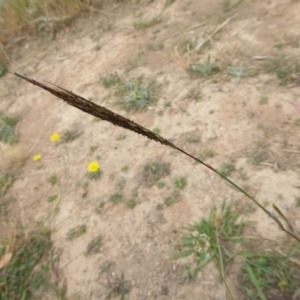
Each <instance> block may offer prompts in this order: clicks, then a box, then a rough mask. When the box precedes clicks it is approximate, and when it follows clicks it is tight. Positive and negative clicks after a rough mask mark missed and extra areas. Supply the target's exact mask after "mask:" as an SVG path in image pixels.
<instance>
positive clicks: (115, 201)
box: [109, 193, 122, 204]
mask: <svg viewBox="0 0 300 300" xmlns="http://www.w3.org/2000/svg"><path fill="white" fill-rule="evenodd" d="M121 200H122V195H120V194H118V193H115V194H113V195H111V196H110V198H109V201H110V202H111V203H113V204H118V203H120V202H121Z"/></svg>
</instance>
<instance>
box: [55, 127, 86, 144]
mask: <svg viewBox="0 0 300 300" xmlns="http://www.w3.org/2000/svg"><path fill="white" fill-rule="evenodd" d="M81 135H82V132H81V131H78V130H67V131H65V132H64V133H63V135H62V137H61V140H60V142H59V143H60V144H65V143H71V142H73V141H74V140H76V139H78V138H79V137H80V136H81Z"/></svg>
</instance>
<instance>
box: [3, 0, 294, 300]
mask: <svg viewBox="0 0 300 300" xmlns="http://www.w3.org/2000/svg"><path fill="white" fill-rule="evenodd" d="M142 2H143V3H141V4H139V5H137V4H130V3H129V4H128V3H127V4H122V3H121V4H118V6H117V8H116V9H115V10H114V11H113V13H112V11H110V13H108V14H101V13H99V12H96V11H95V12H94V13H93V15H91V14H85V15H83V16H82V17H81V18H79V19H77V20H75V21H74V22H73V24H72V26H71V27H68V28H65V29H63V30H62V31H61V32H59V33H58V34H57V36H56V39H55V40H53V41H51V42H48V43H47V42H45V41H41V40H37V41H34V40H32V39H28V40H26V41H25V42H24V43H23V44H21V45H16V46H15V47H14V48H13V49H10V53H9V54H10V55H11V60H12V66H13V69H14V70H15V71H17V72H20V73H23V74H25V75H26V76H29V77H32V78H36V79H44V80H47V81H49V82H51V83H54V84H57V85H59V86H62V87H64V88H66V89H69V90H72V91H73V92H75V93H78V94H80V95H81V96H83V97H86V98H92V101H95V102H96V103H98V104H101V105H104V106H106V107H107V108H109V109H112V110H113V111H115V112H117V113H120V114H122V115H124V116H127V117H130V118H131V119H132V120H134V121H136V122H138V123H140V124H141V125H143V126H145V127H147V128H149V129H153V128H155V127H158V128H160V129H161V134H162V135H163V136H164V137H166V138H173V139H174V143H175V144H176V145H178V146H181V147H182V148H184V149H186V150H187V151H190V152H191V153H192V154H194V155H196V156H198V155H200V154H201V153H204V152H205V151H208V150H211V151H213V152H214V153H215V156H214V157H213V158H208V159H207V162H208V163H209V164H211V165H213V166H214V167H216V168H220V167H221V166H222V165H224V164H229V163H231V164H234V165H235V166H236V168H237V169H239V168H243V170H244V173H245V174H246V175H247V179H246V180H243V179H242V178H241V176H240V173H239V172H234V173H232V175H231V177H232V178H233V180H235V181H236V182H238V183H239V184H241V185H242V186H247V187H248V189H249V191H250V193H251V194H253V195H254V196H255V197H256V199H258V200H259V201H260V202H261V203H265V202H269V203H275V204H276V205H277V206H278V207H279V208H280V209H282V211H283V212H285V213H287V214H288V216H289V217H290V220H291V222H293V224H294V225H295V226H296V227H297V226H298V228H299V209H296V208H295V203H296V201H295V199H296V198H297V197H299V189H297V188H296V187H297V186H299V185H300V184H299V166H300V163H299V155H300V154H299V153H300V142H299V141H300V140H299V135H300V134H299V128H300V127H299V126H297V125H296V124H295V122H296V120H297V119H299V118H300V112H299V110H298V111H297V109H296V105H297V103H299V102H300V99H299V97H300V88H299V87H295V88H291V86H290V85H285V86H284V85H280V81H279V79H278V78H277V77H276V74H275V73H274V72H272V70H271V72H267V71H266V69H267V65H268V62H269V61H270V60H271V59H277V60H278V59H279V58H280V57H282V56H286V57H287V58H289V59H291V62H297V60H298V62H299V48H297V47H295V45H296V42H298V44H299V39H300V36H299V35H300V22H299V11H300V3H299V1H294V2H292V1H282V0H274V1H256V2H253V1H243V2H242V3H241V4H240V5H238V6H237V7H236V8H233V9H232V10H231V11H229V12H225V11H224V10H223V7H222V3H221V1H216V0H214V1H211V0H202V1H200V0H199V1H190V2H188V1H175V3H173V4H172V5H170V6H169V7H167V8H166V9H165V10H164V4H165V1H163V0H157V1H148V3H147V1H142ZM149 2H151V3H149ZM189 3H190V4H189ZM103 11H104V12H105V11H109V7H108V6H104V7H103ZM161 12H162V15H161V17H162V22H161V23H159V24H156V25H155V26H153V27H150V28H147V29H145V30H137V29H135V28H134V27H133V23H134V22H135V21H137V20H139V18H138V16H139V15H143V18H144V19H151V18H152V17H153V16H156V15H157V14H159V13H161ZM226 18H232V19H231V20H230V21H229V22H228V24H227V25H225V26H223V28H222V29H221V30H220V31H219V32H218V33H216V35H214V37H213V39H212V40H211V48H210V49H208V48H206V49H204V50H202V51H201V52H194V53H189V54H188V55H186V54H185V53H183V52H182V51H181V50H180V45H181V44H182V43H183V42H184V41H186V40H193V39H198V40H199V41H200V42H201V41H203V39H205V38H206V37H207V36H209V35H210V34H211V33H212V32H214V31H215V30H216V29H217V28H218V27H219V26H220V25H221V24H222V23H223V22H224V21H225V20H226ZM203 22H205V24H204V25H203V26H199V27H198V28H196V29H194V30H189V31H186V32H185V33H183V32H184V31H185V30H186V29H188V28H190V27H193V26H196V25H198V24H201V23H203ZM101 24H102V25H103V26H108V25H109V26H111V28H110V30H107V31H105V30H101V26H100V25H101ZM103 26H102V27H103ZM177 33H178V35H177V36H174V37H172V36H173V35H175V34H177ZM160 43H163V46H164V47H163V48H162V49H160V50H157V51H155V50H151V49H149V48H150V46H149V45H153V46H157V45H159V44H160ZM276 44H283V45H284V46H283V47H282V48H281V49H278V47H277V48H276V47H275V45H276ZM279 48H280V47H279ZM208 55H210V59H211V61H213V62H216V64H217V65H218V66H219V67H220V68H221V72H220V73H219V74H217V75H214V76H212V77H208V78H207V79H206V80H204V79H203V78H192V77H191V76H190V75H189V74H188V73H187V71H186V68H187V67H188V65H189V63H191V62H193V63H203V62H205V61H206V60H207V57H208ZM257 56H263V57H265V58H266V59H265V60H262V61H261V60H254V59H253V57H257ZM129 61H131V62H137V67H136V68H134V69H132V70H130V71H129V72H128V73H125V72H124V70H125V69H126V68H128V66H129ZM229 64H231V65H233V66H235V67H237V68H241V67H244V69H245V70H246V71H256V72H257V74H256V75H255V76H252V77H242V78H241V79H240V82H239V83H238V84H237V82H236V78H235V77H232V76H229V75H228V73H227V71H226V68H227V66H228V65H229ZM114 72H117V73H118V74H119V75H120V76H121V77H122V78H127V79H130V78H133V77H136V76H138V75H142V74H144V76H145V78H156V80H157V81H158V82H159V83H161V84H162V87H161V90H160V94H159V101H158V103H157V105H156V106H154V108H153V109H149V110H148V111H146V112H137V113H126V112H125V111H123V110H121V109H120V108H119V107H117V106H115V105H114V104H113V102H114V101H115V97H114V95H113V93H112V92H111V90H109V89H105V88H104V87H103V86H102V84H101V78H102V77H103V76H104V75H107V74H111V73H114ZM192 89H196V91H198V92H201V94H202V98H201V99H200V100H199V101H195V100H194V99H191V98H190V97H189V91H190V90H192ZM262 97H267V99H268V102H267V103H266V104H264V105H262V104H260V100H261V98H262ZM0 98H1V102H0V109H1V110H4V111H5V112H6V113H7V114H16V113H17V114H21V116H22V119H21V122H20V123H19V125H18V131H19V133H20V142H19V144H18V145H19V146H20V147H21V148H22V149H23V150H22V151H24V152H26V153H27V154H28V155H29V159H28V160H27V161H26V163H25V164H24V166H23V167H22V168H19V171H18V174H19V175H18V178H17V180H16V182H15V183H14V184H13V186H12V187H11V189H10V191H9V193H11V194H12V195H13V196H14V197H15V198H16V199H17V201H15V203H14V207H13V210H12V212H11V215H10V216H9V218H10V221H18V222H21V223H22V224H23V225H24V226H25V227H28V228H30V227H31V226H33V224H35V223H34V221H42V220H43V221H44V220H45V219H46V218H47V217H49V216H50V218H49V221H48V222H47V225H49V226H50V228H51V229H52V240H53V242H54V247H55V251H56V253H57V255H59V263H58V266H57V267H58V269H59V271H60V273H59V274H60V284H61V283H62V282H63V279H64V278H65V279H66V281H67V286H68V294H67V295H68V299H98V298H99V295H100V294H101V293H102V292H103V291H104V287H103V286H102V285H101V283H105V284H106V283H107V276H108V275H107V273H100V271H99V270H100V267H101V265H103V263H104V262H105V261H107V260H108V261H111V262H113V265H112V267H111V268H110V270H109V272H108V274H109V276H110V278H111V279H112V280H113V278H114V277H115V276H119V275H120V274H121V273H122V272H124V274H125V278H126V279H127V280H128V281H129V282H130V284H131V285H132V289H131V291H130V293H129V294H128V295H127V297H126V298H127V299H139V300H140V299H225V289H224V285H223V283H222V282H221V281H220V279H219V274H218V272H217V271H216V269H215V267H214V265H213V264H211V265H209V266H207V267H205V268H204V269H203V270H202V271H201V272H200V273H199V275H198V277H197V279H196V280H195V281H194V282H190V283H186V284H180V280H181V276H182V272H183V265H184V264H185V263H188V262H189V263H191V262H192V260H193V258H192V257H189V258H186V259H182V260H170V259H169V258H170V256H172V255H173V254H174V253H176V251H177V248H176V245H177V243H178V242H179V241H180V237H181V236H182V232H183V228H184V226H186V225H187V224H188V223H191V222H195V221H199V220H200V219H201V218H202V217H208V215H209V213H210V210H211V209H212V208H213V207H214V206H216V207H220V204H221V203H222V201H223V200H224V199H227V200H230V199H234V200H237V201H239V202H241V203H243V204H245V205H246V204H248V203H250V202H249V201H250V200H248V199H246V198H245V197H243V196H242V195H241V194H240V193H239V192H237V191H236V190H234V189H233V188H232V187H230V186H229V185H227V184H226V183H225V182H223V181H222V180H221V179H220V178H219V177H218V176H217V175H215V174H213V173H212V172H211V171H209V170H208V169H206V168H204V167H202V166H201V165H195V164H194V162H193V161H192V160H191V159H189V158H188V157H185V156H183V155H181V154H180V153H176V152H175V151H174V150H171V149H169V148H167V147H164V146H162V145H160V144H157V143H155V142H152V141H149V140H146V139H145V138H143V137H141V136H138V135H136V134H134V133H131V132H126V131H125V130H123V129H120V128H117V127H114V126H113V125H111V124H109V123H106V122H95V121H94V118H93V117H91V116H89V115H87V114H84V113H82V112H81V111H79V110H76V109H75V108H72V107H70V106H67V105H66V104H65V103H63V102H62V101H61V100H59V99H57V98H55V97H53V96H52V95H50V94H48V93H47V92H45V91H43V90H41V89H39V88H37V87H34V86H31V85H30V84H28V83H26V82H24V81H20V80H17V79H16V78H14V77H13V76H12V75H10V74H7V75H6V76H5V77H3V78H1V79H0ZM166 101H171V103H172V105H171V107H166V108H165V107H164V103H165V102H166ZM161 110H163V115H159V114H160V113H159V114H158V112H159V111H161ZM72 129H79V130H82V131H83V134H82V135H81V136H80V138H79V139H77V140H75V141H74V142H72V143H69V144H64V145H60V146H58V147H56V146H54V145H53V144H52V143H51V142H50V141H49V137H50V135H51V134H52V133H54V132H58V133H62V132H63V131H65V130H72ZM190 133H195V134H197V135H198V136H199V137H200V139H201V141H200V142H199V143H189V142H188V140H187V137H188V136H189V134H190ZM123 134H124V135H126V138H125V139H124V140H117V137H118V136H120V135H123ZM91 146H96V147H97V149H96V151H94V152H92V151H91V149H90V148H91ZM37 153H41V154H42V160H41V162H39V163H36V162H33V161H32V156H33V155H34V154H37ZM258 155H261V156H262V157H263V162H262V163H261V164H258V165H254V164H253V163H252V162H251V161H252V160H253V158H254V157H255V156H258ZM7 159H8V158H7ZM16 160H17V159H16ZM93 160H96V161H98V162H99V163H100V164H101V169H102V171H103V174H102V178H101V179H100V180H98V181H89V186H88V189H87V194H86V193H84V192H83V190H82V189H81V188H78V187H76V184H77V183H78V182H84V181H88V178H87V175H86V174H87V165H88V164H89V162H91V161H93ZM2 162H3V157H2ZM149 162H159V163H162V162H163V163H169V164H170V169H171V174H170V175H169V176H166V177H165V178H164V179H163V181H164V182H165V183H166V186H165V188H163V189H158V188H157V186H156V185H153V186H150V187H149V186H148V185H147V184H146V183H145V181H144V180H143V176H142V171H143V168H144V166H145V164H147V163H149ZM40 165H42V166H43V167H42V168H39V166H40ZM124 166H128V171H127V172H122V170H121V169H122V167H124ZM53 174H56V175H57V176H58V179H59V182H58V184H57V185H54V186H52V185H51V184H49V182H48V178H49V177H50V176H51V175H53ZM178 176H185V177H186V178H187V186H186V188H185V189H184V190H182V191H181V192H180V195H181V196H180V201H179V202H178V203H175V204H173V205H172V206H170V207H165V208H164V209H163V210H161V211H159V210H157V205H158V204H159V203H163V201H164V199H165V198H166V197H167V196H169V195H170V194H171V193H172V190H173V181H174V178H176V177H178ZM134 191H136V192H137V197H136V199H137V201H138V205H137V206H136V207H135V208H134V209H133V210H131V209H128V208H127V206H126V200H128V199H130V198H131V197H132V193H133V192H134ZM117 192H118V193H120V194H122V195H123V200H122V202H121V203H120V204H118V205H113V204H112V203H111V202H110V201H109V197H110V196H111V195H112V194H114V193H117ZM53 194H56V195H58V198H57V199H56V200H55V201H54V202H48V201H47V199H48V197H49V196H51V195H53ZM102 203H105V205H104V206H103V207H102V208H101V209H100V210H101V212H100V213H99V209H98V212H97V208H99V207H100V206H101V204H102ZM269 208H270V209H271V206H270V205H269ZM248 218H249V220H252V221H254V224H253V225H252V227H251V230H250V231H249V232H248V233H247V234H248V235H249V236H252V237H253V236H257V237H263V238H268V239H271V240H277V241H280V240H281V239H283V238H284V233H283V232H281V231H280V230H279V229H278V227H277V226H276V224H274V222H273V221H272V220H271V219H270V218H268V217H267V216H266V215H265V214H264V213H263V212H262V211H260V210H256V212H254V213H252V214H251V215H249V217H248ZM81 224H86V226H87V233H86V234H84V235H82V236H81V237H79V238H78V239H75V240H73V241H67V240H66V235H67V232H68V231H69V230H70V229H71V228H73V227H74V226H77V225H81ZM98 234H101V236H102V238H103V240H102V242H103V246H102V250H101V253H99V254H95V255H92V256H88V257H87V256H85V255H84V252H85V251H86V247H87V244H88V243H89V242H90V240H91V239H92V238H93V237H94V236H96V235H98ZM238 276H239V268H238V267H236V268H233V270H232V271H231V272H230V274H229V277H228V282H229V285H230V287H231V290H232V293H233V294H234V295H235V297H236V299H241V294H240V291H239V282H238V280H237V279H238Z"/></svg>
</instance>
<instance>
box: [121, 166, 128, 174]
mask: <svg viewBox="0 0 300 300" xmlns="http://www.w3.org/2000/svg"><path fill="white" fill-rule="evenodd" d="M128 170H129V167H128V166H124V167H122V168H121V171H122V172H124V173H127V172H128Z"/></svg>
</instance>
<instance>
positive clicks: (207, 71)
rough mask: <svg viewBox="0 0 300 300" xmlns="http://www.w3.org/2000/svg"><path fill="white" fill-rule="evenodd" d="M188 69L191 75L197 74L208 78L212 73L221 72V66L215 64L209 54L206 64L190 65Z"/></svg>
mask: <svg viewBox="0 0 300 300" xmlns="http://www.w3.org/2000/svg"><path fill="white" fill-rule="evenodd" d="M187 71H188V72H189V73H190V74H191V75H197V76H200V77H205V78H206V77H208V76H210V75H214V74H216V73H218V72H220V68H219V67H218V66H215V65H214V64H213V63H211V62H210V56H208V58H207V61H206V62H205V63H204V64H194V65H190V66H189V68H188V69H187Z"/></svg>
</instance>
